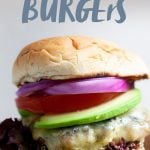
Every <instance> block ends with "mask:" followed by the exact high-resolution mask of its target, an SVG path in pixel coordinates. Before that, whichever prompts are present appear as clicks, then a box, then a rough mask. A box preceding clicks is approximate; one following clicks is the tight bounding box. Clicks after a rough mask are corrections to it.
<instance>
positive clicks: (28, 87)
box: [16, 80, 60, 96]
mask: <svg viewBox="0 0 150 150" xmlns="http://www.w3.org/2000/svg"><path fill="white" fill-rule="evenodd" d="M58 83H60V82H59V81H53V80H41V81H38V82H33V83H27V84H25V85H23V86H22V87H20V88H19V90H18V91H17V93H16V94H17V95H18V96H29V95H31V94H33V93H35V92H38V91H43V90H44V89H46V88H48V87H51V86H53V85H56V84H58Z"/></svg>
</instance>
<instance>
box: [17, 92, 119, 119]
mask: <svg viewBox="0 0 150 150" xmlns="http://www.w3.org/2000/svg"><path fill="white" fill-rule="evenodd" d="M120 94H121V93H95V94H76V95H45V96H44V95H32V96H28V97H19V98H17V100H16V104H17V107H18V108H19V109H21V110H26V111H30V112H33V113H37V114H60V113H67V112H74V111H79V110H83V109H87V108H91V107H94V106H97V105H100V104H103V103H105V102H107V101H110V100H112V99H113V98H115V97H117V96H119V95H120ZM23 115H24V113H23ZM25 116H26V114H25Z"/></svg>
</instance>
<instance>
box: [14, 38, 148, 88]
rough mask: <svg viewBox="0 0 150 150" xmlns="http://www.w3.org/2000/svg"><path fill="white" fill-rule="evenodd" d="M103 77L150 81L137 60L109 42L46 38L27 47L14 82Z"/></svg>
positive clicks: (16, 63) (145, 69) (15, 64)
mask: <svg viewBox="0 0 150 150" xmlns="http://www.w3.org/2000/svg"><path fill="white" fill-rule="evenodd" d="M100 76H117V77H125V78H132V79H141V78H148V77H149V71H148V69H147V68H146V66H145V64H144V63H143V62H142V61H141V59H140V58H138V57H137V56H134V55H132V54H131V53H129V52H126V51H124V50H123V49H121V48H120V47H118V46H116V45H115V44H112V43H110V42H107V41H103V40H100V39H94V38H90V37H84V36H65V37H54V38H47V39H43V40H40V41H37V42H34V43H32V44H30V45H28V46H26V47H25V48H24V49H23V50H22V51H21V52H20V54H19V55H18V57H17V59H16V61H15V63H14V66H13V82H14V83H15V84H16V85H22V84H24V83H25V82H36V81H39V80H41V79H51V80H64V79H74V78H89V77H100Z"/></svg>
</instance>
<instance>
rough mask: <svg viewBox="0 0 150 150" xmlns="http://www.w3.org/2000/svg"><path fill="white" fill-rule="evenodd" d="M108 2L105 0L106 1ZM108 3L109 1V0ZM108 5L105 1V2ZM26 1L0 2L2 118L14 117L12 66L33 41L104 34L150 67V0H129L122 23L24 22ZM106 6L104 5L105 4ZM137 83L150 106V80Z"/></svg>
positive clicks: (0, 106) (126, 3) (105, 37)
mask: <svg viewBox="0 0 150 150" xmlns="http://www.w3.org/2000/svg"><path fill="white" fill-rule="evenodd" d="M104 2H106V1H105V0H103V3H104ZM107 2H108V1H107ZM105 5H106V4H105ZM22 6H23V1H21V0H15V2H14V1H10V0H5V1H2V0H1V1H0V68H1V73H0V74H1V78H0V97H1V100H0V120H2V119H3V118H6V117H10V116H12V117H15V116H18V115H17V110H16V108H15V103H14V99H15V91H16V88H15V86H13V84H12V82H11V69H12V64H13V62H14V59H15V58H16V56H17V54H18V52H19V51H20V49H21V48H22V47H23V46H24V45H26V44H27V43H30V42H32V41H35V40H38V39H41V38H45V37H50V36H57V35H68V34H69V35H76V34H77V35H90V36H93V37H101V38H103V39H107V40H110V41H113V42H115V43H117V44H119V45H120V46H121V47H123V48H125V49H128V50H131V51H133V52H137V53H138V54H139V55H140V56H141V57H142V58H143V59H144V61H145V62H146V64H147V65H148V67H149V68H150V9H149V6H150V1H149V0H132V1H129V0H126V2H125V9H126V13H127V19H126V21H125V22H124V23H123V24H117V23H116V22H114V21H113V20H112V21H110V22H103V23H91V22H90V21H88V22H85V23H82V24H81V23H71V22H66V23H64V24H59V23H51V22H50V21H47V22H41V21H40V20H39V19H38V20H36V21H34V22H31V23H29V24H22V23H21V14H22ZM104 7H105V6H104ZM137 86H138V87H139V88H140V89H141V90H142V92H143V103H144V105H147V106H148V105H150V100H149V99H150V98H149V97H150V96H149V95H150V94H149V91H150V90H149V89H150V81H140V82H138V84H137Z"/></svg>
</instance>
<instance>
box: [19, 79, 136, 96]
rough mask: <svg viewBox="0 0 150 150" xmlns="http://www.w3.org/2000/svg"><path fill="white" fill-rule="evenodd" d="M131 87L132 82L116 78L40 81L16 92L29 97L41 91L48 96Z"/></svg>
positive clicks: (124, 90)
mask: <svg viewBox="0 0 150 150" xmlns="http://www.w3.org/2000/svg"><path fill="white" fill-rule="evenodd" d="M133 87H134V82H133V81H128V80H125V79H120V78H116V77H102V78H90V79H81V80H71V81H69V80H68V81H52V80H42V81H39V82H36V83H28V84H27V85H23V86H22V87H21V88H20V89H19V90H18V91H17V95H18V96H29V95H32V94H33V93H37V92H41V91H42V92H44V93H46V94H49V95H64V94H85V93H108V92H126V91H128V90H129V89H131V88H133Z"/></svg>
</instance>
